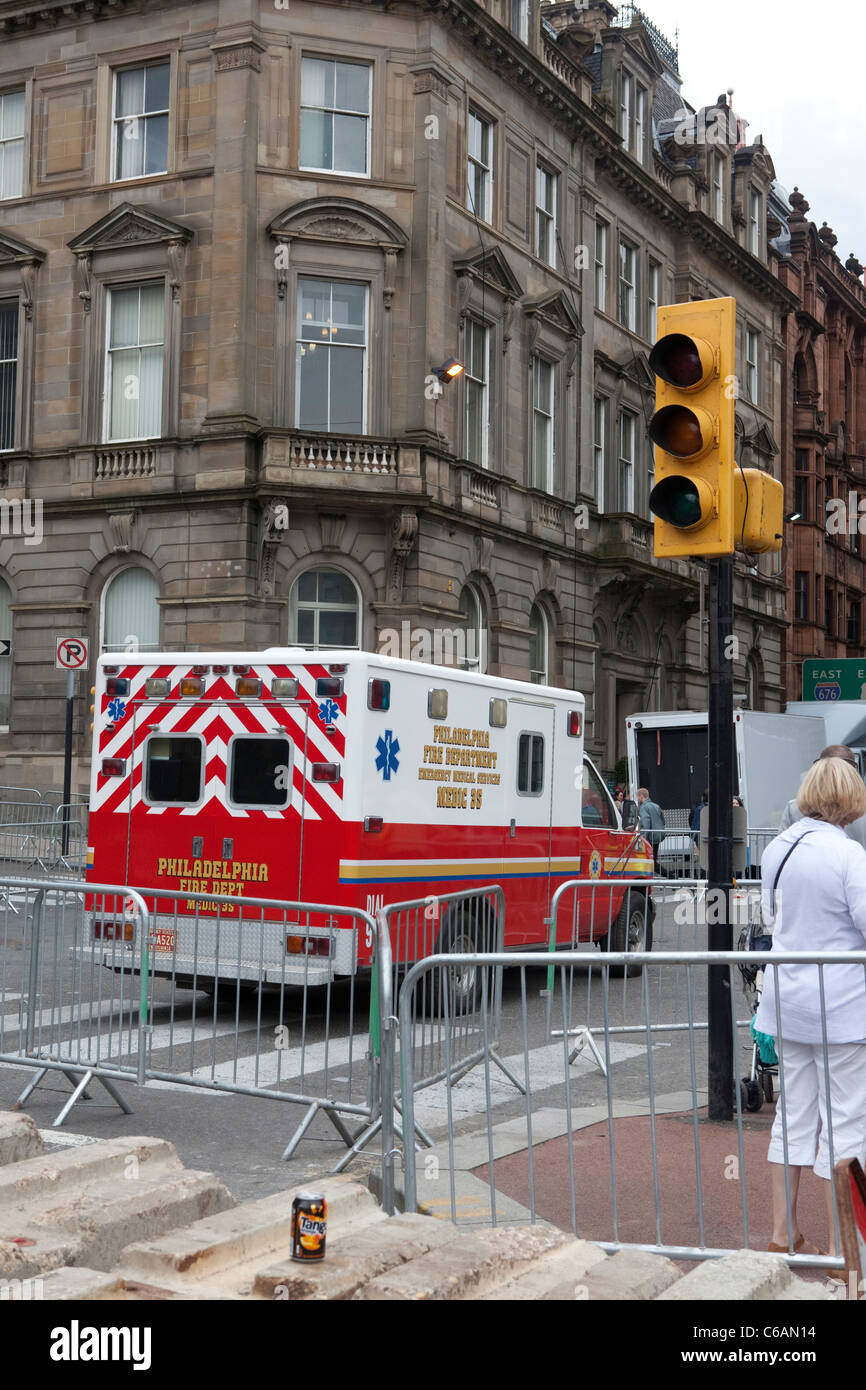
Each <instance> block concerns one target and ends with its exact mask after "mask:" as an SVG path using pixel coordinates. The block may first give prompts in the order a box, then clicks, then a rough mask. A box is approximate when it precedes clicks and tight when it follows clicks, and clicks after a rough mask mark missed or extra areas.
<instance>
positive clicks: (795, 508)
mask: <svg viewBox="0 0 866 1390" xmlns="http://www.w3.org/2000/svg"><path fill="white" fill-rule="evenodd" d="M790 205H791V212H790V214H789V215H788V217H787V219H786V220H787V224H788V228H787V230H788V234H789V237H790V248H789V249H790V254H789V255H788V256H785V257H783V259H782V260H781V261H780V265H779V275H780V278H781V279H782V281H783V283H784V284H785V286H786V287H787V288H789V289H791V290H793V291H794V293H796V295H797V296H798V298H799V300H800V308H799V310H798V311H797V312H796V313H794V314H790V315H788V318H787V332H786V340H785V359H784V360H785V366H784V380H785V381H786V383H787V391H785V392H783V410H784V412H785V416H784V427H783V438H784V439H785V441H786V443H787V442H788V441H790V447H788V448H786V449H785V450H784V481H785V510H786V513H792V512H793V513H799V514H800V519H799V520H798V521H797V522H796V523H795V524H794V525H792V526H790V527H786V530H785V534H786V539H787V540H788V547H789V548H788V550H787V551H786V552H783V564H784V566H785V578H786V581H787V586H788V620H789V624H790V626H789V628H788V632H787V650H786V653H785V656H784V677H783V679H784V683H785V684H786V686H787V690H788V698H789V699H792V700H796V699H800V697H801V676H802V662H803V659H804V658H805V657H818V656H825V657H828V658H831V659H834V658H839V657H860V656H863V655H864V591H866V534H864V533H866V288H864V285H863V280H862V276H863V266H862V265H861V264H860V262H859V261H858V260H857V259H856V258H855V257H854V255H853V253H852V254H851V255H850V256H849V257H848V259H847V261H845V262H844V263H843V261H842V260H841V259H840V257H839V256H838V255H837V253H836V250H835V246H836V242H837V238H836V236H835V235H834V233H833V231H832V229H831V228H830V227H828V226H827V223H826V222H825V223H824V225H823V226H822V227H820V228H818V227H817V226H816V225H815V223H813V222H809V221H808V220H807V217H806V214H807V212H808V211H809V204H808V203H807V201H806V199H805V198H804V197H803V195H802V193H800V192H799V190H798V189H796V188H795V190H794V192H793V194H791V197H790ZM785 249H788V248H787V247H786V248H785ZM861 499H863V506H862V509H861V510H862V515H861V510H858V509H859V504H860V500H861Z"/></svg>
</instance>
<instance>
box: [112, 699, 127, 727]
mask: <svg viewBox="0 0 866 1390" xmlns="http://www.w3.org/2000/svg"><path fill="white" fill-rule="evenodd" d="M125 714H126V701H125V700H118V698H117V696H116V695H115V697H114V699H113V700H109V702H108V717H109V719H110V720H111V721H112V723H113V724H117V723H119V722H120V720H121V719H122V718H123V716H124V715H125Z"/></svg>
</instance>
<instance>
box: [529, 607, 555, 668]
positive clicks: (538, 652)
mask: <svg viewBox="0 0 866 1390" xmlns="http://www.w3.org/2000/svg"><path fill="white" fill-rule="evenodd" d="M529 626H530V627H531V628H532V636H531V637H530V639H529V679H530V680H531V681H532V683H533V685H550V673H549V665H550V661H549V651H550V645H549V644H550V638H549V636H548V625H547V614H546V613H545V611H544V609H543V608H542V606H541V604H540V603H534V604H533V605H532V612H531V613H530V615H529Z"/></svg>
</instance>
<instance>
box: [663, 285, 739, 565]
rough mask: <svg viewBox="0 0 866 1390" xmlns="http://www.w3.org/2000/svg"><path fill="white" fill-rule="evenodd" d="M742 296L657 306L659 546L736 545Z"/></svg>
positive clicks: (718, 550)
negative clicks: (737, 353)
mask: <svg viewBox="0 0 866 1390" xmlns="http://www.w3.org/2000/svg"><path fill="white" fill-rule="evenodd" d="M735 324H736V302H735V300H733V299H730V298H728V299H703V300H698V301H696V302H691V303H687V304H669V305H664V306H662V307H661V308H660V309H659V311H658V341H657V342H656V345H655V347H654V348H653V350H652V352H651V353H650V359H649V361H650V367H651V368H652V370H653V372H654V373H655V376H656V412H655V414H654V415H653V418H652V420H651V421H650V426H649V435H650V439H651V440H652V442H653V444H654V445H655V447H656V468H655V476H656V485H655V487H654V488H653V490H652V493H651V494H650V510H651V511H652V513H653V515H654V516H655V518H656V521H655V527H654V545H655V554H656V556H658V557H662V556H687V555H732V554H733V553H734V482H733V475H734V411H735V408H736V394H737V393H736V385H735V381H736V378H735V375H734V365H735Z"/></svg>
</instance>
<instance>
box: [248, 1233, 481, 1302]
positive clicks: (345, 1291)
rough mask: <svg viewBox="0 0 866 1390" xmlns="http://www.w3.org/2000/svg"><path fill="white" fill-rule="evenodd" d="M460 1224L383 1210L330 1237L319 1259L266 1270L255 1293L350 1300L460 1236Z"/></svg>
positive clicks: (275, 1296)
mask: <svg viewBox="0 0 866 1390" xmlns="http://www.w3.org/2000/svg"><path fill="white" fill-rule="evenodd" d="M459 1239H460V1235H459V1232H458V1230H457V1228H456V1226H448V1225H446V1224H445V1223H444V1222H441V1221H433V1220H431V1218H430V1217H429V1216H417V1215H415V1214H414V1213H413V1214H409V1215H405V1216H391V1217H389V1216H384V1215H380V1219H379V1220H374V1221H371V1222H369V1224H368V1225H366V1226H363V1227H361V1228H360V1229H353V1230H350V1231H349V1232H347V1233H346V1234H345V1235H343V1234H341V1233H340V1232H339V1231H337V1232H335V1233H334V1236H333V1237H331V1236H330V1235H329V1236H328V1245H327V1253H326V1256H325V1259H324V1260H322V1261H321V1262H320V1263H313V1262H310V1263H309V1264H302V1263H301V1262H300V1261H298V1260H292V1259H291V1258H290V1259H288V1260H285V1261H283V1262H282V1263H280V1264H278V1265H271V1266H270V1267H269V1268H267V1269H263V1270H261V1271H260V1273H259V1274H258V1275H257V1276H256V1280H255V1284H254V1286H253V1293H254V1294H255V1295H256V1296H257V1297H259V1298H277V1299H280V1298H282V1299H315V1300H321V1299H345V1298H349V1297H350V1296H351V1295H352V1294H353V1293H355V1291H356V1290H357V1289H359V1288H361V1287H362V1286H363V1285H364V1284H367V1283H369V1282H370V1280H371V1279H375V1278H377V1277H378V1276H379V1275H380V1274H384V1273H385V1272H386V1271H388V1270H390V1269H393V1268H394V1267H395V1266H397V1265H400V1264H405V1263H408V1262H409V1261H410V1260H414V1259H417V1258H418V1257H419V1256H421V1255H426V1254H427V1253H428V1252H429V1251H431V1250H436V1249H439V1248H441V1247H442V1246H444V1245H448V1244H450V1243H451V1242H453V1241H455V1240H459Z"/></svg>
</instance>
